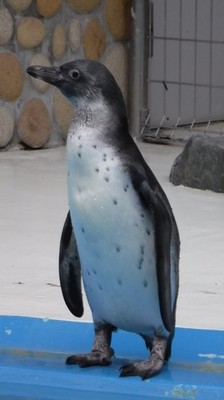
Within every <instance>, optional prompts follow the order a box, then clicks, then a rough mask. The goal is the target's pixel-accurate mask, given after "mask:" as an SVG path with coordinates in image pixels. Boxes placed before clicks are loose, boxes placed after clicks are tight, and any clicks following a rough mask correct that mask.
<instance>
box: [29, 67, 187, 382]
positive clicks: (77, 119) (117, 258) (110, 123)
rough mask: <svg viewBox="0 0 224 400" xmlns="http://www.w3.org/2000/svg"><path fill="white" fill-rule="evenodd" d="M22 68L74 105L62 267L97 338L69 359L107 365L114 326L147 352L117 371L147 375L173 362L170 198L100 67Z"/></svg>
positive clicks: (174, 258) (78, 311) (73, 301)
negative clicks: (132, 334)
mask: <svg viewBox="0 0 224 400" xmlns="http://www.w3.org/2000/svg"><path fill="white" fill-rule="evenodd" d="M27 72H28V73H29V74H30V75H32V76H33V77H35V78H39V79H42V80H44V81H46V82H49V83H51V84H52V85H55V86H57V87H58V88H59V89H60V90H61V92H62V93H63V94H64V95H65V96H66V97H67V99H68V100H69V101H70V102H71V104H72V106H73V108H74V118H73V122H72V124H71V127H70V129H69V132H68V138H67V162H68V199H69V209H70V211H69V213H68V215H67V218H66V221H65V224H64V228H63V232H62V237H61V245H60V257H59V270H60V281H61V287H62V292H63V296H64V299H65V302H66V304H67V306H68V308H69V309H70V311H71V312H72V313H73V314H74V315H75V316H77V317H81V316H82V314H83V302H82V293H81V277H82V279H83V284H84V288H85V292H86V296H87V299H88V302H89V305H90V308H91V311H92V316H93V321H94V329H95V339H94V343H93V348H92V351H91V352H90V353H88V354H77V355H73V356H71V357H69V358H68V359H67V364H79V365H80V366H81V367H87V366H91V365H109V364H110V363H111V358H112V356H113V350H112V349H111V348H110V344H111V337H112V332H113V331H115V330H116V329H117V328H120V329H124V330H126V331H130V332H135V333H137V334H139V335H141V336H142V338H143V339H144V341H145V343H146V346H147V347H148V348H149V350H150V356H149V359H148V360H146V361H140V362H135V363H131V364H128V365H124V366H123V367H121V373H120V376H132V375H138V376H140V377H142V379H146V378H149V377H151V376H153V375H156V374H158V373H159V372H160V370H161V368H162V366H163V364H164V361H165V360H168V359H169V357H170V352H171V343H172V339H173V336H174V329H175V309H176V300H177V293H178V263H179V234H178V229H177V225H176V222H175V219H174V216H173V213H172V210H171V207H170V204H169V202H168V199H167V197H166V195H165V193H164V192H163V190H162V188H161V187H160V185H159V183H158V182H157V180H156V178H155V176H154V174H153V173H152V171H151V170H150V168H149V167H148V165H147V164H146V162H145V160H144V159H143V157H142V155H141V153H140V152H139V150H138V148H137V146H136V144H135V143H134V141H133V139H132V137H131V136H130V134H129V129H128V120H127V115H126V109H125V104H124V100H123V97H122V94H121V91H120V89H119V87H118V85H117V83H116V81H115V79H114V78H113V76H112V75H111V73H110V72H109V71H108V70H107V68H106V67H105V66H104V65H102V64H100V63H98V62H95V61H89V60H78V61H74V62H70V63H66V64H64V65H62V66H61V67H41V66H32V67H29V68H28V70H27Z"/></svg>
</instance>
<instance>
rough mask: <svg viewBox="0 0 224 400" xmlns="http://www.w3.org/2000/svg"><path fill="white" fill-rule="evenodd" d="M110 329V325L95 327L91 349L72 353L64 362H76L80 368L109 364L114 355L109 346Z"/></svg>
mask: <svg viewBox="0 0 224 400" xmlns="http://www.w3.org/2000/svg"><path fill="white" fill-rule="evenodd" d="M112 331H113V327H111V326H110V325H103V326H100V327H99V328H98V329H95V338H94V343H93V348H92V351H91V352H90V353H87V354H75V355H72V356H70V357H68V358H67V360H66V364H67V365H71V364H76V365H79V366H80V367H81V368H85V367H91V366H93V365H101V366H106V365H110V364H111V358H112V357H113V356H114V351H113V349H112V348H111V347H110V342H111V334H112Z"/></svg>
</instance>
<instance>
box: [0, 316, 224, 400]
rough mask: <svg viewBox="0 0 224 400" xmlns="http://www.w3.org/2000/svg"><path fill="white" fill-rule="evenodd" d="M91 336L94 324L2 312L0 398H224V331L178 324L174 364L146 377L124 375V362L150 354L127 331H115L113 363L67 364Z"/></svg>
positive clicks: (87, 344) (87, 347)
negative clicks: (182, 326)
mask: <svg viewBox="0 0 224 400" xmlns="http://www.w3.org/2000/svg"><path fill="white" fill-rule="evenodd" d="M92 340H93V327H92V324H90V323H76V322H66V321H57V320H43V319H38V318H25V317H10V316H9V317H8V316H0V399H1V400H3V399H4V400H5V399H7V400H10V399H13V400H15V399H26V400H33V399H38V400H40V399H46V400H54V399H61V400H67V399H68V400H70V399H71V400H74V399H79V400H89V399H91V400H94V399H96V400H112V399H114V400H121V399H122V400H125V399H130V400H140V399H147V400H150V399H156V400H157V399H189V400H192V399H193V400H197V399H201V400H207V399H211V400H215V399H217V400H221V399H224V331H209V330H196V329H180V328H179V329H176V335H175V339H174V342H173V353H172V358H171V360H170V362H169V364H168V365H166V366H165V367H164V369H163V371H162V372H161V374H160V375H158V376H156V377H154V378H152V379H148V380H146V381H142V380H141V379H140V378H138V377H132V378H119V368H120V366H121V365H122V364H124V363H127V362H129V361H133V360H136V359H144V358H147V357H148V352H147V350H146V348H145V345H144V342H143V340H142V339H141V338H139V337H138V336H137V335H134V334H130V333H126V332H118V333H116V334H114V335H113V342H112V347H113V348H114V350H115V355H116V358H114V359H113V363H112V365H111V366H109V367H91V368H86V369H81V368H79V367H78V366H66V365H65V359H66V357H67V356H68V355H71V354H73V353H76V352H86V351H89V350H90V349H91V345H92Z"/></svg>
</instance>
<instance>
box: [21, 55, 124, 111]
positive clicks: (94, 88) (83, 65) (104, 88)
mask: <svg viewBox="0 0 224 400" xmlns="http://www.w3.org/2000/svg"><path fill="white" fill-rule="evenodd" d="M27 72H28V74H30V75H31V76H32V77H34V78H38V79H41V80H43V81H46V82H48V83H50V84H52V85H54V86H56V87H58V88H59V89H60V90H61V92H62V93H63V94H64V95H65V96H66V97H67V98H68V100H70V102H71V103H72V104H73V106H74V107H76V106H77V107H78V106H79V104H80V103H82V104H83V102H85V103H87V104H90V103H91V102H94V101H103V102H105V103H106V104H110V105H112V104H117V106H118V107H119V108H120V109H125V106H124V100H123V96H122V93H121V90H120V88H119V86H118V85H117V83H116V81H115V79H114V77H113V75H112V74H111V73H110V72H109V70H108V69H107V68H106V67H105V66H104V65H103V64H101V63H99V62H96V61H90V60H76V61H72V62H69V63H66V64H63V65H61V66H59V67H43V66H38V65H33V66H30V67H29V68H28V69H27Z"/></svg>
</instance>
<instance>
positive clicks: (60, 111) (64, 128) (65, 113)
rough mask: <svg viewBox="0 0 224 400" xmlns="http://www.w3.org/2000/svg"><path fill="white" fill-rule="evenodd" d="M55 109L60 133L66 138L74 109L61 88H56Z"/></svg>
mask: <svg viewBox="0 0 224 400" xmlns="http://www.w3.org/2000/svg"><path fill="white" fill-rule="evenodd" d="M53 110H54V118H55V121H56V123H57V127H58V130H59V134H60V136H61V137H62V138H63V139H66V138H67V135H68V130H69V127H70V125H71V122H72V117H73V109H72V106H71V104H70V103H69V102H68V100H67V99H66V97H65V96H63V95H62V94H61V92H60V91H59V90H55V94H54V103H53Z"/></svg>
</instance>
